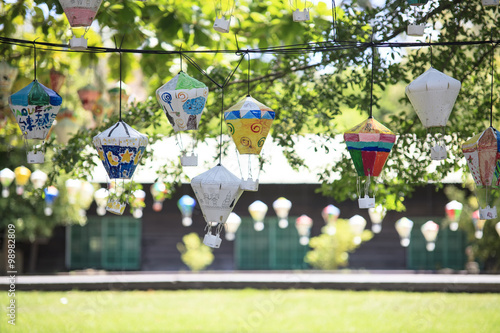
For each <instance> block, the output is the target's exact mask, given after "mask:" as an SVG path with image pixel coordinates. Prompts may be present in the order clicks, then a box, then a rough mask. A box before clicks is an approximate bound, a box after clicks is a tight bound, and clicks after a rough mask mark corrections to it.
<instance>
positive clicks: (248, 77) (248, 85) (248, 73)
mask: <svg viewBox="0 0 500 333" xmlns="http://www.w3.org/2000/svg"><path fill="white" fill-rule="evenodd" d="M247 55H248V71H247V91H248V93H247V96H250V53H249V52H248V50H247Z"/></svg>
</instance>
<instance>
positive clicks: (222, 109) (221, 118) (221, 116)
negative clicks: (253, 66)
mask: <svg viewBox="0 0 500 333" xmlns="http://www.w3.org/2000/svg"><path fill="white" fill-rule="evenodd" d="M221 91H222V103H221V112H220V142H219V165H222V122H223V121H224V87H222V88H221Z"/></svg>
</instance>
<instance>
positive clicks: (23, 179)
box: [14, 166, 31, 195]
mask: <svg viewBox="0 0 500 333" xmlns="http://www.w3.org/2000/svg"><path fill="white" fill-rule="evenodd" d="M14 174H15V176H16V178H15V180H16V193H17V195H22V194H23V193H24V186H26V184H28V182H29V180H30V176H31V170H30V169H28V168H27V167H25V166H20V167H17V168H15V169H14Z"/></svg>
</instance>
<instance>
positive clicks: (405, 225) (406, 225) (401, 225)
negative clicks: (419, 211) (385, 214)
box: [395, 217, 413, 247]
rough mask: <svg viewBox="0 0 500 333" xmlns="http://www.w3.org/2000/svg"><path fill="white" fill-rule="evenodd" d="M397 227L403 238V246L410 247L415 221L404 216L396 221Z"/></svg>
mask: <svg viewBox="0 0 500 333" xmlns="http://www.w3.org/2000/svg"><path fill="white" fill-rule="evenodd" d="M395 227H396V231H397V232H398V235H399V237H400V238H401V246H403V247H408V245H410V234H411V229H412V228H413V221H412V220H410V219H408V218H406V217H402V218H400V219H399V220H397V221H396V225H395Z"/></svg>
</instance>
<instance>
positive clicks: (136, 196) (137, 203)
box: [130, 190, 146, 219]
mask: <svg viewBox="0 0 500 333" xmlns="http://www.w3.org/2000/svg"><path fill="white" fill-rule="evenodd" d="M132 197H133V199H132V201H131V202H130V206H131V210H132V216H133V217H135V218H136V219H140V218H141V217H142V215H143V209H144V206H145V204H144V201H145V199H146V192H144V191H143V190H135V191H134V192H132Z"/></svg>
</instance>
